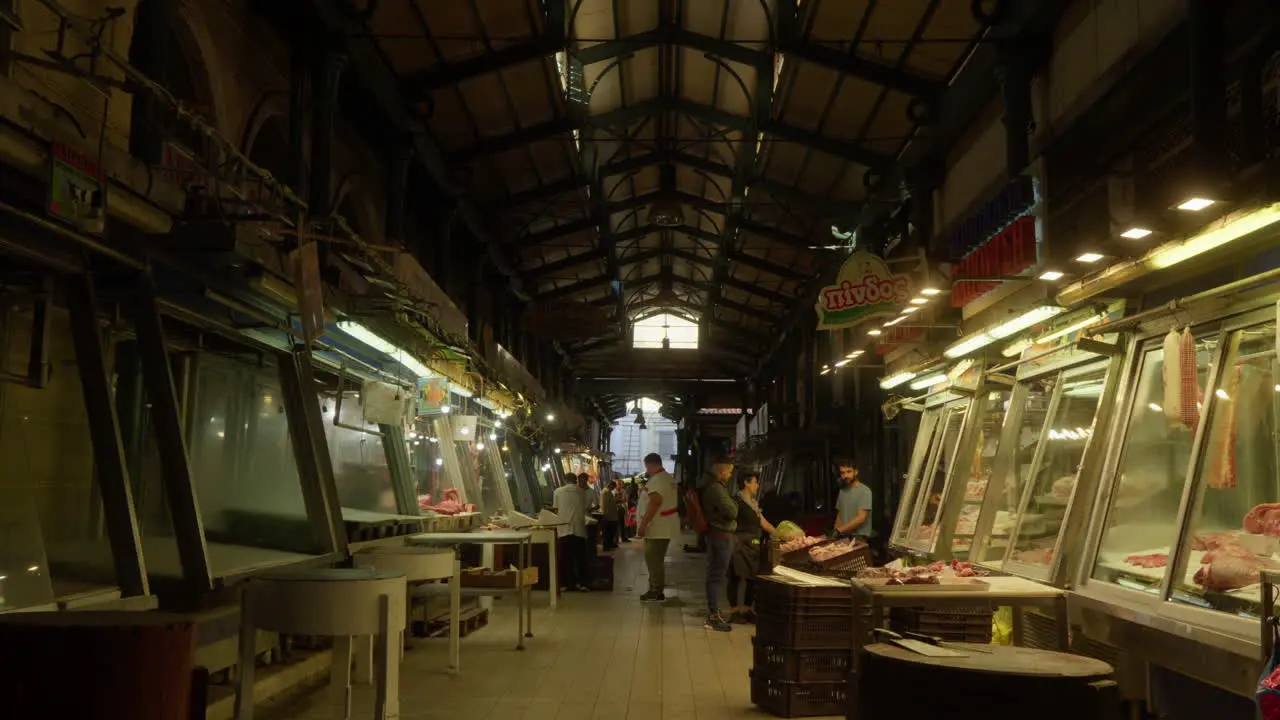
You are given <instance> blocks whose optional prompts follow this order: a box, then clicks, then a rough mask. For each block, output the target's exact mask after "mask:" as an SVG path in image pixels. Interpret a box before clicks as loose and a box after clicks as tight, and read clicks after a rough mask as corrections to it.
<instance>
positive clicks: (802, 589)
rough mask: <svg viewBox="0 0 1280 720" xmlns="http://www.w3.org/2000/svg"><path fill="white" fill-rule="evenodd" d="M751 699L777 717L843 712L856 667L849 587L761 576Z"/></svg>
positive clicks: (851, 602)
mask: <svg viewBox="0 0 1280 720" xmlns="http://www.w3.org/2000/svg"><path fill="white" fill-rule="evenodd" d="M756 614H757V616H758V617H757V621H756V636H755V640H754V642H755V667H754V668H752V670H751V701H752V702H753V703H755V704H756V705H757V706H758V707H759V708H760V709H761V710H764V711H765V712H767V713H769V714H771V715H775V716H777V717H787V718H794V717H814V716H822V715H843V714H844V713H845V710H846V707H847V705H848V687H849V675H850V672H852V669H853V627H854V622H853V620H854V608H853V596H852V593H851V591H850V589H849V587H847V586H845V587H827V586H817V587H814V586H806V585H800V584H791V583H786V582H782V581H779V580H775V579H773V578H761V579H760V582H759V585H758V589H757V591H756Z"/></svg>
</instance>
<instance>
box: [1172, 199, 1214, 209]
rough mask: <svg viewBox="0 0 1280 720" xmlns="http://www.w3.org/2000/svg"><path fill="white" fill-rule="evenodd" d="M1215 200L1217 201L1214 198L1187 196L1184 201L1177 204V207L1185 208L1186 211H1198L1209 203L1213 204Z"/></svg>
mask: <svg viewBox="0 0 1280 720" xmlns="http://www.w3.org/2000/svg"><path fill="white" fill-rule="evenodd" d="M1216 202H1217V201H1216V200H1210V199H1208V198H1200V197H1193V198H1187V200H1186V201H1185V202H1183V203H1182V204H1181V205H1179V206H1178V209H1179V210H1185V211H1187V212H1200V211H1201V210H1203V209H1205V208H1207V207H1209V206H1210V205H1213V204H1214V203H1216Z"/></svg>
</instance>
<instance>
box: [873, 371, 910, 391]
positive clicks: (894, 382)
mask: <svg viewBox="0 0 1280 720" xmlns="http://www.w3.org/2000/svg"><path fill="white" fill-rule="evenodd" d="M915 376H916V374H915V373H913V372H900V373H898V374H897V375H890V376H889V377H887V378H883V379H881V380H880V389H881V390H891V389H893V388H896V387H898V386H899V385H901V384H902V383H904V382H907V381H908V380H911V379H913V378H915Z"/></svg>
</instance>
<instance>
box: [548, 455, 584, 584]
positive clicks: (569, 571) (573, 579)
mask: <svg viewBox="0 0 1280 720" xmlns="http://www.w3.org/2000/svg"><path fill="white" fill-rule="evenodd" d="M586 477H587V476H586V475H581V476H579V477H576V478H575V477H573V476H572V475H571V476H569V477H568V478H567V479H566V480H565V483H564V485H562V486H561V487H559V488H557V489H556V492H555V496H554V502H555V506H556V507H555V511H556V514H557V515H559V516H560V519H561V520H562V521H563V522H564V523H565V525H564V526H562V527H561V528H560V533H561V535H560V537H563V538H564V539H565V550H566V552H567V554H568V556H569V557H568V558H567V560H568V562H567V563H565V566H566V567H565V570H566V572H565V587H567V588H569V589H570V590H581V591H586V590H587V582H588V580H587V557H588V555H587V551H588V548H587V491H586V484H587V483H586Z"/></svg>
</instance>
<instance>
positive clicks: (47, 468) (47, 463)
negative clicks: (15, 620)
mask: <svg viewBox="0 0 1280 720" xmlns="http://www.w3.org/2000/svg"><path fill="white" fill-rule="evenodd" d="M48 321H49V333H48V336H47V338H46V339H47V341H48V362H49V364H50V372H49V378H48V382H47V384H46V385H45V387H43V388H33V387H27V386H25V385H22V384H19V383H13V382H5V383H0V457H2V458H3V459H4V463H5V470H4V472H3V473H0V612H5V611H9V610H13V609H18V608H36V607H41V606H45V605H50V604H51V603H53V602H54V601H55V600H56V599H69V598H72V597H75V596H84V595H87V594H99V593H113V592H114V593H118V590H117V589H116V582H117V581H116V568H115V564H114V562H113V560H112V555H111V544H110V541H109V540H108V538H107V534H106V523H105V519H104V516H103V508H102V500H101V495H100V493H99V489H98V479H97V474H96V472H95V471H94V453H93V443H92V439H91V437H90V434H89V419H88V410H87V409H86V406H85V401H84V395H83V393H82V388H81V379H80V369H79V365H78V363H77V360H76V356H75V347H74V344H73V343H72V341H71V329H70V317H69V314H68V312H67V311H66V310H65V309H64V308H60V307H54V308H53V309H52V311H51V312H50V315H49V318H48ZM31 330H32V311H31V309H30V308H29V307H6V308H5V310H4V312H3V315H0V333H3V335H2V337H3V341H4V342H3V350H0V358H2V359H3V363H4V365H3V367H6V368H9V369H11V370H13V371H16V372H24V371H25V370H26V367H27V362H28V359H29V352H30V347H31V336H32V335H31Z"/></svg>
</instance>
